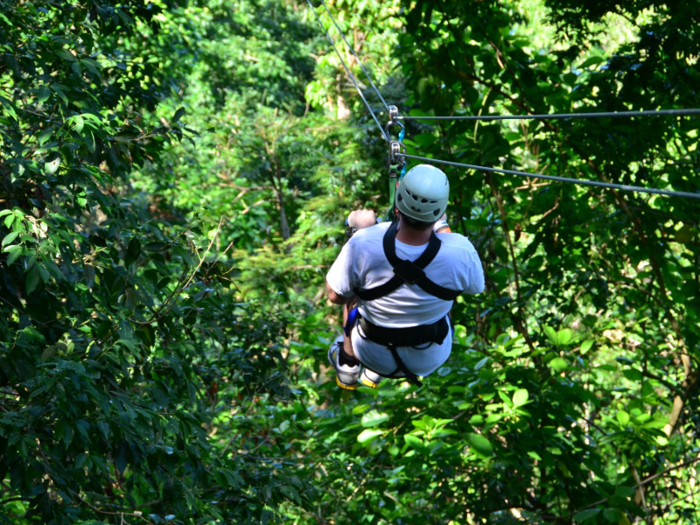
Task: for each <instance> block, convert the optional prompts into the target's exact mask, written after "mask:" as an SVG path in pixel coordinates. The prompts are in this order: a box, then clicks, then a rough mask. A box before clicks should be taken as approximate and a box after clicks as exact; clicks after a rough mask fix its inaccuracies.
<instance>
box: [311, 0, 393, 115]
mask: <svg viewBox="0 0 700 525" xmlns="http://www.w3.org/2000/svg"><path fill="white" fill-rule="evenodd" d="M321 4H323V8H324V9H325V10H326V13H328V16H329V17H331V21H332V22H333V25H334V26H335V28H336V30H337V31H338V33H340V37H341V38H342V39H343V42H345V45H346V46H347V48H348V49H349V50H350V52H351V53H352V55H353V56H354V57H355V60H357V63H358V64H360V67H361V68H362V71H363V72H364V73H365V76H366V77H367V80H369V83H370V84H372V87H373V88H374V91H375V93H377V96H378V97H379V100H381V101H382V104H384V108H385V109H386V110H387V112H388V111H389V105H388V104H387V103H386V100H384V97H383V96H382V94H381V93H380V92H379V89H378V88H377V86H376V85H375V84H374V81H373V80H372V77H371V76H369V73H368V72H367V70H366V69H365V66H364V65H363V64H362V60H360V57H358V56H357V53H355V49H353V47H352V46H351V45H350V42H348V40H347V38H345V35H344V34H343V32H342V31H341V30H340V27H338V24H337V22H336V21H335V18H333V15H332V14H331V12H330V11H329V10H328V7H327V6H326V2H325V1H324V0H321Z"/></svg>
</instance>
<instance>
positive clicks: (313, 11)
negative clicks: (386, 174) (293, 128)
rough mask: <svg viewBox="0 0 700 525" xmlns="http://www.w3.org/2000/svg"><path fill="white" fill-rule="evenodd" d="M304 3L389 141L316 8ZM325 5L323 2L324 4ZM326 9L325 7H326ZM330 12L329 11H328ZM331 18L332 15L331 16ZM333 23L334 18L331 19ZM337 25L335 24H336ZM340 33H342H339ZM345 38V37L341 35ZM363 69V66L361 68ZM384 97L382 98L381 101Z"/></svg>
mask: <svg viewBox="0 0 700 525" xmlns="http://www.w3.org/2000/svg"><path fill="white" fill-rule="evenodd" d="M306 3H307V4H309V9H310V10H311V12H312V13H313V14H314V16H315V17H316V20H317V21H318V24H319V25H320V26H321V29H323V32H324V33H325V34H326V38H328V41H329V42H330V43H331V46H333V49H334V50H335V54H336V55H338V58H339V59H340V62H341V63H342V64H343V67H344V68H345V72H346V73H347V74H348V77H349V78H350V80H352V83H353V84H354V85H355V89H357V92H358V93H359V94H360V97H361V98H362V101H363V102H364V103H365V106H367V110H368V111H369V112H370V114H371V115H372V118H373V119H374V121H375V122H376V123H377V126H379V131H381V132H382V137H383V138H384V140H386V141H387V142H389V137H388V136H387V135H386V133H384V128H382V125H381V124H380V123H379V120H378V119H377V116H376V115H375V114H374V111H372V108H371V107H370V105H369V103H368V102H367V99H366V98H365V95H364V94H363V93H362V90H361V89H360V86H359V84H358V83H357V79H356V78H355V76H354V75H353V74H352V73H351V72H350V69H349V68H348V66H347V64H346V63H345V60H343V56H342V55H341V54H340V51H338V48H337V47H335V43H334V42H333V39H332V38H331V35H330V34H329V33H328V31H326V28H325V27H324V25H323V22H322V21H321V18H320V17H319V16H318V13H316V9H315V8H314V6H313V4H312V3H311V0H306ZM324 6H325V4H324ZM326 10H327V9H326ZM329 14H330V13H329ZM331 18H333V17H331ZM333 23H335V20H334V21H333ZM336 27H337V26H336ZM341 35H342V33H341ZM343 39H345V37H343ZM363 70H364V68H363ZM373 85H374V84H373ZM383 101H384V99H382V102H383Z"/></svg>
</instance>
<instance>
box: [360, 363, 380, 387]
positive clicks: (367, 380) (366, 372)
mask: <svg viewBox="0 0 700 525" xmlns="http://www.w3.org/2000/svg"><path fill="white" fill-rule="evenodd" d="M381 380H382V376H380V375H379V374H378V373H376V372H372V371H371V370H370V369H368V368H363V369H362V375H361V376H360V383H362V384H363V385H365V386H368V387H370V388H379V382H380V381H381Z"/></svg>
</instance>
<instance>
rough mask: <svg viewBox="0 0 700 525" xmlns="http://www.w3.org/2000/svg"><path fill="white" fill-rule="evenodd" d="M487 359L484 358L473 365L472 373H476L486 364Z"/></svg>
mask: <svg viewBox="0 0 700 525" xmlns="http://www.w3.org/2000/svg"><path fill="white" fill-rule="evenodd" d="M488 361H489V358H488V357H484V358H483V359H482V360H481V361H479V362H478V363H477V364H476V365H474V372H478V371H479V370H480V369H481V368H482V367H483V366H484V365H485V364H486V363H488Z"/></svg>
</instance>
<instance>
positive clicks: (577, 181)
mask: <svg viewBox="0 0 700 525" xmlns="http://www.w3.org/2000/svg"><path fill="white" fill-rule="evenodd" d="M398 156H400V157H404V158H406V159H414V160H420V161H424V162H432V163H437V164H447V165H448V166H455V167H457V168H467V169H470V170H478V171H485V172H488V173H505V174H507V175H518V176H519V177H530V178H534V179H546V180H553V181H557V182H571V183H574V184H579V185H582V186H598V187H600V188H610V189H615V190H623V191H634V192H638V193H654V194H657V195H666V196H668V197H685V198H688V199H700V193H689V192H686V191H673V190H661V189H657V188H643V187H641V186H629V185H627V184H615V183H612V182H599V181H595V180H583V179H574V178H570V177H558V176H556V175H543V174H541V173H528V172H526V171H518V170H507V169H504V168H489V167H486V166H477V165H474V164H462V163H460V162H452V161H449V160H440V159H431V158H428V157H418V156H416V155H407V154H405V153H399V154H398Z"/></svg>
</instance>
